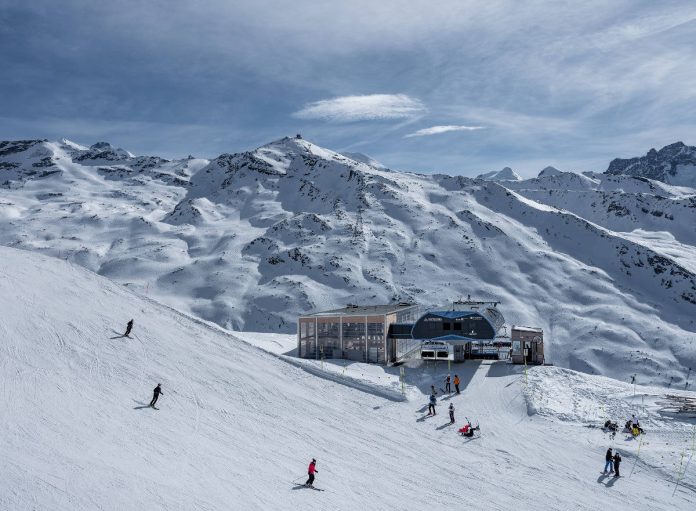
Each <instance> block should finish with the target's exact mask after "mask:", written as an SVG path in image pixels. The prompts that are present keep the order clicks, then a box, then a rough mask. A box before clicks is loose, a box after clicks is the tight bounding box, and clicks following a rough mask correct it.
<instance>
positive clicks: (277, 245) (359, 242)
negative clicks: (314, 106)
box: [0, 137, 696, 385]
mask: <svg viewBox="0 0 696 511" xmlns="http://www.w3.org/2000/svg"><path fill="white" fill-rule="evenodd" d="M95 145H96V146H97V147H95V146H92V148H88V149H85V148H84V147H83V148H78V147H73V146H70V145H66V144H64V143H61V142H50V141H42V140H36V141H15V142H9V143H8V142H0V172H2V176H3V177H2V179H0V244H2V245H5V246H11V247H16V248H22V249H26V250H31V251H36V252H41V253H44V254H47V255H52V256H55V257H58V258H61V259H67V260H69V261H71V262H73V263H76V264H79V265H81V266H83V267H85V268H87V269H89V270H91V271H94V272H96V273H99V274H100V275H102V276H105V277H108V278H110V279H113V280H115V281H117V282H119V283H121V284H124V285H127V286H128V288H129V289H131V290H133V291H136V292H139V293H141V294H144V295H146V296H147V297H149V298H152V299H156V300H157V301H159V302H162V303H165V304H167V305H169V306H172V307H175V308H177V309H178V310H181V311H184V312H186V313H187V314H190V315H193V316H196V317H198V318H202V319H204V320H207V321H211V322H214V323H216V324H218V325H219V326H222V327H225V328H229V329H231V330H243V331H250V332H255V331H264V332H276V333H288V332H294V331H295V329H296V318H297V316H298V315H301V314H305V313H309V312H313V311H316V310H326V309H331V308H336V307H340V306H343V305H345V304H346V303H361V304H379V303H390V302H395V301H413V302H415V303H419V304H422V305H425V306H444V305H447V303H448V302H450V301H452V300H456V299H458V298H460V297H462V296H466V295H467V294H470V295H471V296H472V297H474V298H477V299H488V300H496V301H500V302H501V310H502V312H503V314H504V315H505V318H506V321H507V323H508V325H511V324H523V325H531V326H538V327H541V328H543V330H544V334H545V343H546V344H545V348H546V349H545V354H546V359H547V360H549V361H551V362H553V363H554V364H556V365H559V366H563V367H569V368H572V369H576V370H581V371H584V372H587V373H589V374H604V375H612V376H615V377H617V378H621V379H624V380H625V379H626V378H627V377H628V376H630V375H632V374H634V373H636V372H637V371H641V372H643V373H644V375H645V378H646V383H653V384H656V385H667V384H668V383H669V382H670V381H673V382H675V384H680V385H683V384H684V383H686V381H687V377H688V374H689V373H688V368H689V367H696V330H695V329H696V324H695V323H694V313H695V312H696V272H694V263H693V261H694V256H693V254H694V251H693V250H694V249H693V247H694V246H696V230H695V229H694V225H696V218H695V217H694V214H695V213H696V190H693V189H692V190H691V193H690V194H689V193H688V190H687V189H685V188H684V189H676V188H674V187H670V186H668V185H664V184H661V183H658V182H656V181H652V180H649V179H644V178H640V177H631V176H613V175H604V174H602V175H593V176H592V177H587V176H583V175H579V174H573V173H568V172H564V173H562V174H560V175H555V176H547V177H542V178H535V179H529V180H524V181H500V182H491V181H483V180H473V179H468V178H464V177H461V176H446V175H419V174H414V173H406V172H397V171H390V170H386V169H379V168H375V167H374V166H370V165H367V164H365V163H362V162H359V161H355V160H353V159H349V158H347V157H346V156H345V155H341V154H339V153H336V152H334V151H331V150H329V149H324V148H321V147H319V146H317V145H315V144H313V143H311V142H309V141H306V140H301V139H296V138H287V137H286V138H282V139H279V140H276V141H273V142H271V143H269V144H266V145H264V146H261V147H259V148H258V149H256V150H253V151H247V152H243V153H238V154H223V155H220V156H219V157H217V158H215V159H213V160H211V161H208V160H202V159H184V160H173V161H168V160H165V159H163V158H159V157H156V156H138V157H131V156H129V155H128V153H127V151H124V150H119V149H117V148H114V146H111V145H110V144H108V143H102V144H95Z"/></svg>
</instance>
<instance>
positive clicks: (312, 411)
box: [0, 247, 696, 511]
mask: <svg viewBox="0 0 696 511" xmlns="http://www.w3.org/2000/svg"><path fill="white" fill-rule="evenodd" d="M0 261H2V265H0V310H2V311H3V312H4V314H3V321H2V322H0V336H1V337H2V339H3V344H2V350H3V356H2V358H0V364H1V366H2V371H0V380H1V382H2V389H3V392H2V393H0V444H1V445H2V457H0V472H1V473H2V474H3V477H2V478H0V507H2V508H3V509H42V510H43V509H51V510H70V511H83V510H91V509H104V510H117V509H148V510H160V509H162V510H169V509H207V510H210V511H214V510H226V509H250V510H256V509H279V510H285V509H288V510H290V509H309V508H315V507H316V508H327V509H336V510H351V509H360V508H363V509H375V510H387V509H404V510H415V509H422V508H424V507H428V508H433V509H447V508H452V507H461V506H466V507H469V508H471V509H494V510H506V509H512V508H515V509H522V510H532V509H540V508H543V509H549V510H567V509H579V510H591V509H592V510H593V509H598V508H601V507H602V506H604V505H607V503H611V502H613V501H614V499H615V500H616V502H620V503H621V505H623V506H626V507H629V508H630V509H653V510H668V509H669V510H673V509H677V510H682V509H683V510H686V509H691V508H692V507H693V506H694V504H695V503H696V494H695V493H694V492H695V491H696V475H695V474H694V472H693V470H687V471H685V473H684V475H683V476H682V477H681V478H680V481H679V488H678V489H676V491H675V483H676V482H677V481H676V479H677V477H676V473H677V468H678V467H679V464H678V461H679V455H680V454H681V453H683V452H684V448H685V447H686V448H688V443H689V441H690V436H691V424H690V423H689V422H688V420H687V421H684V420H681V419H679V420H675V418H674V417H666V416H661V415H660V412H659V401H660V399H661V396H662V395H663V394H664V392H663V391H661V390H660V389H653V388H649V387H642V386H638V387H637V392H638V394H637V395H638V396H640V397H641V398H640V399H639V400H636V399H635V397H634V394H635V390H634V389H633V388H632V387H630V386H629V385H626V384H621V383H619V382H613V381H611V380H608V379H606V378H597V377H591V376H588V375H583V374H579V373H574V372H572V371H567V370H561V369H556V368H543V367H541V368H534V369H531V370H530V371H529V372H528V375H526V376H525V375H524V374H522V370H523V368H522V367H513V366H508V365H506V364H504V363H495V364H491V363H480V362H471V361H469V362H466V363H464V364H456V365H455V366H454V369H455V370H456V371H457V372H458V373H459V374H460V376H461V378H462V395H461V396H456V395H452V396H444V397H441V399H440V402H439V405H440V406H438V414H437V416H435V417H434V418H428V417H427V416H426V415H425V413H424V409H425V407H424V406H423V405H424V403H425V399H426V395H425V392H427V389H429V387H430V384H431V383H432V382H433V381H434V382H437V381H441V378H443V377H444V374H443V373H442V372H441V371H438V372H435V373H434V372H433V369H432V368H431V367H426V366H423V365H415V366H413V367H407V368H406V396H407V399H406V400H402V401H396V400H388V399H385V398H384V397H380V395H381V394H380V392H379V389H378V388H375V389H374V392H371V391H370V388H371V385H370V383H369V381H366V382H365V384H364V385H363V389H364V390H363V391H360V390H356V389H355V388H353V387H350V386H346V385H342V384H341V383H340V382H341V376H338V374H340V372H339V370H340V368H337V371H336V374H337V375H336V376H330V372H329V371H328V370H327V371H326V372H324V371H322V370H321V367H320V366H319V361H316V362H317V364H316V368H315V370H313V371H305V370H303V369H302V368H301V367H297V366H296V365H294V364H289V363H288V362H287V361H286V359H285V358H284V357H283V356H282V355H274V354H271V353H267V352H264V351H262V350H260V349H258V348H255V347H253V346H251V345H249V344H247V343H245V342H243V341H241V340H240V339H238V338H236V337H234V336H233V335H231V334H229V333H227V332H225V331H223V330H221V329H220V328H218V327H216V326H213V325H210V324H206V323H204V322H202V321H200V320H197V319H194V318H192V317H189V316H186V315H184V314H181V313H179V312H177V311H175V310H173V309H170V308H168V307H165V306H162V305H160V304H158V303H156V302H154V301H152V300H149V299H147V298H145V297H141V296H139V295H138V294H136V293H133V292H132V291H131V290H129V289H127V288H125V287H124V286H122V285H119V284H116V283H114V282H112V281H109V280H107V279H105V278H103V277H100V276H98V275H95V274H93V273H90V272H89V271H87V270H85V269H83V268H80V267H78V266H76V265H73V264H70V263H69V262H65V261H60V260H57V259H54V258H50V257H46V256H44V255H41V254H36V253H30V252H26V251H19V250H14V249H9V248H6V247H0ZM130 318H133V319H134V320H135V326H134V329H133V332H132V335H131V338H125V337H121V336H120V335H119V334H120V332H121V331H122V329H123V327H124V326H125V322H126V321H127V320H128V319H130ZM246 335H247V336H249V335H250V334H246ZM289 341H290V345H292V344H293V340H292V338H290V339H289ZM326 364H327V365H332V364H331V363H330V362H327V363H326ZM362 368H365V369H371V370H373V371H380V372H381V375H380V377H381V378H384V379H385V380H387V381H391V382H392V384H393V385H394V386H395V387H396V388H399V387H398V370H396V369H383V368H381V367H377V366H372V367H369V368H366V367H365V366H364V365H362V364H351V365H349V366H347V367H344V368H343V372H344V373H346V372H347V373H348V374H349V375H351V378H360V374H361V372H362V371H363V369H362ZM443 370H444V367H443ZM314 374H318V375H319V376H315V375H314ZM158 382H159V383H162V387H163V391H164V393H163V395H162V396H161V397H160V400H159V402H158V408H159V410H153V409H151V408H148V407H147V406H146V405H147V403H148V401H149V398H150V395H151V389H152V388H153V387H154V386H155V384H156V383H158ZM553 389H562V392H554V391H553ZM672 393H676V394H678V395H680V396H685V397H693V396H694V393H687V392H679V391H672ZM599 402H602V403H605V402H606V408H602V409H600V408H598V406H597V403H599ZM449 403H452V404H453V405H454V407H455V414H456V418H457V424H456V426H448V425H447V419H445V416H446V415H447V414H446V411H445V409H446V407H447V405H448V404H449ZM573 404H575V405H576V406H573ZM562 410H565V411H566V412H567V413H561V411H562ZM629 412H633V413H639V414H640V416H641V420H642V422H643V423H644V426H645V427H646V429H647V430H648V436H647V437H646V438H649V441H646V442H643V443H639V441H636V440H631V439H630V438H624V437H625V435H623V434H619V435H617V437H616V439H614V440H612V439H610V438H608V437H607V436H606V435H605V434H604V433H602V432H601V431H600V430H598V429H596V428H588V427H586V426H588V425H597V424H601V423H602V422H603V420H604V419H603V417H605V416H606V414H610V415H609V416H610V417H612V418H613V419H615V420H622V419H623V418H624V417H623V416H625V415H626V414H627V413H629ZM465 416H468V417H470V418H471V419H473V420H474V421H475V422H477V421H478V422H479V424H480V425H481V435H480V436H479V437H478V438H475V439H473V440H468V439H465V438H462V437H461V436H458V435H457V434H456V433H455V427H459V426H461V425H462V423H463V418H464V417H465ZM610 445H613V446H615V447H616V448H618V449H619V450H620V451H621V454H622V456H623V458H624V465H623V467H622V471H623V478H621V479H618V480H616V479H613V478H607V477H606V476H603V475H601V474H599V471H600V470H601V468H602V466H603V455H604V451H605V450H606V447H607V446H610ZM640 446H642V449H641V447H640ZM312 457H315V458H317V460H318V465H317V468H318V469H319V473H318V476H317V481H316V485H317V486H318V487H319V488H322V489H324V490H326V491H324V492H316V491H312V490H309V489H306V488H303V487H301V486H299V485H296V484H294V481H304V479H305V478H306V474H305V471H306V466H307V463H308V461H309V459H310V458H312ZM549 459H553V463H549ZM682 461H684V462H686V460H682ZM632 468H634V470H632ZM692 468H693V467H692ZM673 493H674V495H673Z"/></svg>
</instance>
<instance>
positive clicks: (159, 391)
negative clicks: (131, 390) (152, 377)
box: [150, 383, 164, 408]
mask: <svg viewBox="0 0 696 511" xmlns="http://www.w3.org/2000/svg"><path fill="white" fill-rule="evenodd" d="M160 394H164V392H162V384H161V383H158V384H157V386H156V387H155V390H153V391H152V401H150V406H151V407H152V408H155V404H156V403H157V399H158V398H159V396H160Z"/></svg>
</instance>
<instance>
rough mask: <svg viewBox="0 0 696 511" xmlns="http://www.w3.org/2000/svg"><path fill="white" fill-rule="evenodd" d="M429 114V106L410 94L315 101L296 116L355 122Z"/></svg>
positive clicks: (345, 97) (295, 114)
mask: <svg viewBox="0 0 696 511" xmlns="http://www.w3.org/2000/svg"><path fill="white" fill-rule="evenodd" d="M425 111H426V108H425V105H423V103H421V102H420V100H418V99H415V98H412V97H410V96H407V95H406V94H368V95H363V96H341V97H338V98H333V99H323V100H321V101H315V102H313V103H308V104H306V105H305V106H304V108H302V110H300V111H298V112H295V113H294V114H293V115H294V116H295V117H297V118H299V119H320V120H324V121H332V122H355V121H371V120H384V119H407V118H411V117H415V116H417V115H420V114H423V113H425Z"/></svg>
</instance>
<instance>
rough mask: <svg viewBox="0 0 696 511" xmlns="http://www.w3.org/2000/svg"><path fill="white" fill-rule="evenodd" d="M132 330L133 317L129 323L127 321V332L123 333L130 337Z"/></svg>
mask: <svg viewBox="0 0 696 511" xmlns="http://www.w3.org/2000/svg"><path fill="white" fill-rule="evenodd" d="M131 330H133V320H132V319H131V320H130V321H129V322H128V323H126V333H125V334H123V337H128V336H129V335H130V333H131Z"/></svg>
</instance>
